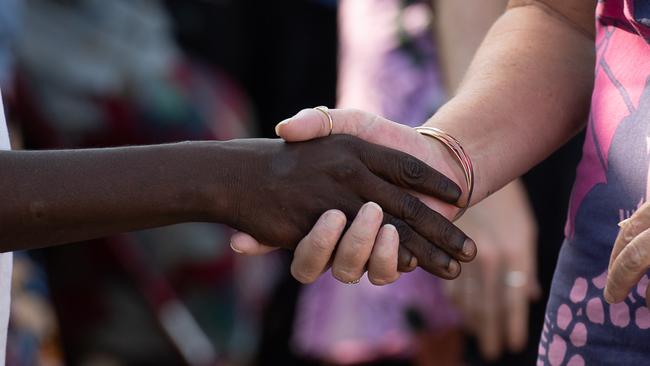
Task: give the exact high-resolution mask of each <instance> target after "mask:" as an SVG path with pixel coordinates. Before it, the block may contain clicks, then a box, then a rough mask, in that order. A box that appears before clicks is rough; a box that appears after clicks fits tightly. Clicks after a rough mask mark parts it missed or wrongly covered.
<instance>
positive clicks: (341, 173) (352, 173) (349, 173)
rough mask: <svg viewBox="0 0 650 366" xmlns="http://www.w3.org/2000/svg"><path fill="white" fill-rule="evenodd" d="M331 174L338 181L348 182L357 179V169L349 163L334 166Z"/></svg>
mask: <svg viewBox="0 0 650 366" xmlns="http://www.w3.org/2000/svg"><path fill="white" fill-rule="evenodd" d="M332 173H333V175H334V178H335V179H336V180H338V181H349V180H353V179H355V178H356V177H357V175H358V173H359V169H357V167H355V166H353V165H352V164H349V162H340V163H339V164H336V165H335V166H334V168H333V172H332Z"/></svg>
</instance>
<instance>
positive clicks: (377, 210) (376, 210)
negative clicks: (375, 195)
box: [359, 202, 384, 219]
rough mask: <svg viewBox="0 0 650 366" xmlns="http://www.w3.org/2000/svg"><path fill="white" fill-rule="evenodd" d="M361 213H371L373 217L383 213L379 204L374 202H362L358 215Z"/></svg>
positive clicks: (379, 216)
mask: <svg viewBox="0 0 650 366" xmlns="http://www.w3.org/2000/svg"><path fill="white" fill-rule="evenodd" d="M362 214H363V215H364V216H365V215H372V218H373V219H379V218H381V217H382V216H383V215H384V214H383V211H382V209H381V207H379V205H378V204H376V203H374V202H368V203H366V204H364V205H363V206H362V207H361V210H359V215H362Z"/></svg>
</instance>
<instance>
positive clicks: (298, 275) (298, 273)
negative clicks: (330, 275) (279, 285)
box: [291, 265, 316, 285]
mask: <svg viewBox="0 0 650 366" xmlns="http://www.w3.org/2000/svg"><path fill="white" fill-rule="evenodd" d="M291 275H292V276H293V278H295V279H296V280H297V281H298V282H300V283H302V284H303V285H308V284H310V283H312V282H314V281H315V280H316V276H314V275H313V274H311V273H310V271H304V270H302V269H300V268H297V267H296V266H295V265H291Z"/></svg>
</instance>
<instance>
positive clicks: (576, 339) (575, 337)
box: [569, 323, 587, 347]
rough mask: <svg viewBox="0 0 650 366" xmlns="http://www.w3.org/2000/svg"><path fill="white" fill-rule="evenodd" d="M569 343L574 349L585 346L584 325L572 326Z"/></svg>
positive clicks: (585, 330)
mask: <svg viewBox="0 0 650 366" xmlns="http://www.w3.org/2000/svg"><path fill="white" fill-rule="evenodd" d="M569 338H570V339H571V343H572V344H573V345H574V346H576V347H582V346H584V345H585V344H587V327H586V326H585V324H584V323H577V324H576V325H574V326H573V331H571V335H570V336H569Z"/></svg>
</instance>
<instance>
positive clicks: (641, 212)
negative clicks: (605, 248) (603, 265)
mask: <svg viewBox="0 0 650 366" xmlns="http://www.w3.org/2000/svg"><path fill="white" fill-rule="evenodd" d="M649 205H650V203H645V204H644V205H643V206H641V207H640V208H639V209H638V210H637V211H636V212H635V213H634V215H632V217H630V218H629V219H627V220H624V221H622V222H621V223H620V224H619V225H620V226H621V229H620V230H619V231H618V235H617V236H616V241H615V242H614V248H613V249H612V254H611V255H610V257H609V266H608V269H609V270H610V271H611V269H612V264H613V263H614V260H615V259H616V258H617V257H618V255H619V254H620V253H621V251H622V250H623V249H624V248H625V247H626V246H627V245H628V244H629V243H630V242H631V241H632V240H633V239H634V238H635V237H636V236H637V235H639V234H641V232H643V231H644V230H645V229H647V228H650V212H649V211H648V210H649V209H650V206H649Z"/></svg>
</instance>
